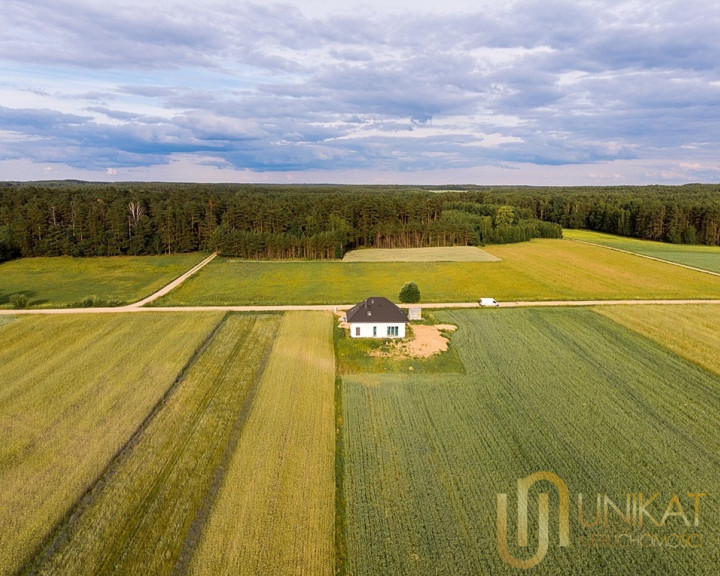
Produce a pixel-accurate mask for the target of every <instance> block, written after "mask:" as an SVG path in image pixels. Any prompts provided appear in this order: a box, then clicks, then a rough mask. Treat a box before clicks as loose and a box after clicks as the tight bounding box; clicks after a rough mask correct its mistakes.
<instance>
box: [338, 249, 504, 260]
mask: <svg viewBox="0 0 720 576" xmlns="http://www.w3.org/2000/svg"><path fill="white" fill-rule="evenodd" d="M498 260H499V258H497V257H496V256H493V255H492V254H490V253H488V252H486V251H485V250H480V248H475V247H474V246H446V247H435V248H367V249H365V250H353V251H351V252H348V253H347V254H345V256H344V257H343V262H497V261H498Z"/></svg>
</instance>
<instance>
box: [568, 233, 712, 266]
mask: <svg viewBox="0 0 720 576" xmlns="http://www.w3.org/2000/svg"><path fill="white" fill-rule="evenodd" d="M563 235H564V236H565V238H569V239H575V240H583V241H585V242H592V243H593V244H599V245H600V246H607V247H609V248H617V249H618V250H626V251H628V252H634V253H636V254H642V255H644V256H652V257H653V258H659V259H661V260H667V261H669V262H676V263H678V264H684V265H685V266H692V267H693V268H700V269H702V270H708V271H710V272H716V273H718V274H720V246H700V245H693V244H668V243H666V242H652V241H650V240H640V239H638V238H626V237H624V236H614V235H612V234H602V233H600V232H591V231H589V230H564V231H563Z"/></svg>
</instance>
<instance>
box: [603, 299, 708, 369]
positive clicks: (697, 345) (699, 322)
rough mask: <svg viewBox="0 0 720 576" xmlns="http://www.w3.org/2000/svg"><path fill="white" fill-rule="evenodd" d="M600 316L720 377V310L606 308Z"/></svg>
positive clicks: (705, 307) (698, 307)
mask: <svg viewBox="0 0 720 576" xmlns="http://www.w3.org/2000/svg"><path fill="white" fill-rule="evenodd" d="M597 312H598V313H599V314H602V315H603V316H607V317H608V318H610V319H611V320H614V321H615V322H617V323H618V324H622V325H623V326H625V327H627V328H629V329H631V330H634V331H636V332H639V333H640V334H643V335H644V336H647V337H648V338H650V339H651V340H655V341H656V342H658V343H659V344H661V345H663V346H665V347H666V348H669V349H670V350H672V351H673V352H675V353H676V354H679V355H680V356H682V357H683V358H685V359H687V360H689V361H690V362H693V363H695V364H697V365H699V366H702V367H703V368H705V369H706V370H709V371H710V372H714V373H715V374H718V375H720V328H719V327H720V306H714V305H709V304H708V305H704V304H692V305H680V306H662V305H657V306H655V305H648V306H637V307H636V306H605V307H598V308H597Z"/></svg>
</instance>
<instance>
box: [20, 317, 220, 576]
mask: <svg viewBox="0 0 720 576" xmlns="http://www.w3.org/2000/svg"><path fill="white" fill-rule="evenodd" d="M227 317H228V314H225V315H223V317H222V318H221V319H220V320H219V321H218V323H217V324H216V325H215V327H214V328H213V329H212V330H211V331H210V333H209V334H208V335H207V336H206V337H205V338H204V339H203V341H202V342H201V343H200V345H199V346H198V347H197V348H196V349H195V351H194V352H193V353H192V354H191V355H190V357H189V358H188V360H187V362H186V363H185V365H184V366H183V367H182V368H181V370H180V372H178V374H177V376H176V377H175V379H174V380H173V382H172V383H171V384H170V386H168V388H167V390H165V392H164V393H163V395H162V396H161V397H160V399H159V400H158V401H157V402H156V403H155V404H154V405H153V407H152V408H151V409H150V411H149V412H148V414H147V415H146V416H145V418H144V419H143V420H142V422H140V424H139V425H138V427H137V428H136V429H135V431H134V432H133V433H132V434H131V435H130V437H129V438H128V439H127V441H126V442H125V443H124V444H123V445H122V446H120V448H119V449H118V450H117V452H115V454H113V456H112V457H111V458H110V459H109V460H108V462H107V464H106V465H105V467H104V468H103V469H102V470H101V472H100V473H99V474H98V476H97V477H96V478H95V480H93V481H92V482H91V483H90V484H89V485H88V487H87V488H86V489H85V491H84V492H83V493H82V494H81V495H80V496H79V497H78V498H77V500H75V502H73V503H72V504H71V505H70V506H69V507H68V509H67V512H66V513H65V515H64V516H63V517H62V518H61V519H60V520H59V521H58V522H57V523H56V524H55V526H54V527H53V528H52V530H51V531H50V532H49V534H48V535H47V537H46V538H45V539H44V540H43V541H42V542H40V544H38V546H37V547H36V548H35V550H34V551H33V552H32V553H31V554H29V555H28V560H27V561H26V562H25V563H24V564H23V565H22V566H21V567H20V569H19V570H18V571H17V572H16V573H15V574H16V576H21V575H22V576H25V575H30V574H32V575H35V574H38V573H39V571H40V569H41V567H42V565H43V564H44V563H45V562H46V561H47V560H48V559H49V558H51V557H52V556H53V555H54V554H55V553H56V552H57V551H58V550H59V549H60V548H62V546H63V545H64V544H65V543H66V542H67V541H68V540H69V539H70V538H71V536H72V531H73V526H74V525H75V524H76V523H77V522H78V520H79V519H80V517H81V516H82V514H83V512H84V511H85V510H86V509H87V508H89V507H90V506H92V504H93V502H94V501H95V499H96V498H97V497H98V495H99V494H100V493H101V492H102V491H103V489H104V487H105V485H106V484H107V483H108V481H109V480H110V479H111V478H112V477H113V476H114V475H115V473H116V471H117V469H118V467H119V464H120V463H121V461H122V460H123V459H124V458H126V457H127V456H128V455H129V454H130V453H131V452H132V450H133V449H134V448H135V446H136V445H137V444H138V443H139V442H140V440H141V437H142V435H143V433H144V432H145V430H146V429H147V427H148V426H149V425H150V423H151V422H152V421H153V420H154V419H155V417H156V416H157V415H158V414H159V413H160V411H161V410H162V409H163V408H164V406H165V405H166V404H167V402H168V400H169V399H170V398H171V397H172V396H173V394H175V392H176V391H177V389H178V387H179V386H180V384H181V383H182V382H183V381H184V379H185V375H186V374H187V373H188V371H189V370H190V368H192V366H193V364H195V362H196V361H197V359H198V358H200V356H201V355H202V354H203V352H204V351H205V350H207V349H208V347H209V346H210V344H212V342H213V340H215V337H216V336H217V334H218V332H219V331H220V330H221V329H222V327H223V326H224V325H225V322H226V320H227Z"/></svg>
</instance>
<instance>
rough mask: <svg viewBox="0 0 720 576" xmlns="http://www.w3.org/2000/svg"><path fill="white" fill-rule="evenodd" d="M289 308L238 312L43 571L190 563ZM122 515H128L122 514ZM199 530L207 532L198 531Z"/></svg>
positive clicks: (66, 529) (44, 560)
mask: <svg viewBox="0 0 720 576" xmlns="http://www.w3.org/2000/svg"><path fill="white" fill-rule="evenodd" d="M280 320H281V317H280V316H277V315H272V316H270V315H265V316H250V315H242V316H237V315H231V316H229V317H228V318H227V319H226V320H225V321H224V322H223V323H222V325H221V326H220V327H219V329H218V330H217V333H216V334H215V335H214V337H213V338H212V340H211V341H210V342H209V343H208V346H207V348H206V349H204V350H203V351H202V354H201V355H200V356H199V357H198V358H197V361H196V362H194V363H193V364H192V366H191V367H190V368H189V370H188V371H187V372H186V373H185V374H184V376H183V378H182V381H181V382H180V383H179V384H178V386H177V388H176V390H174V393H173V394H172V395H171V396H170V397H169V398H168V399H167V401H166V402H165V404H164V405H163V407H162V409H161V410H160V411H159V412H158V413H157V415H156V417H155V418H154V419H153V420H152V421H151V422H150V423H149V425H148V426H147V427H145V428H144V429H143V430H142V431H141V433H140V434H139V435H138V437H137V439H136V441H135V443H134V444H133V446H132V447H131V448H129V449H128V450H126V451H125V452H124V453H123V454H122V455H121V456H120V457H119V458H116V460H115V461H114V463H113V467H112V470H111V471H109V472H107V473H106V474H104V475H103V477H102V478H101V480H100V482H99V483H98V485H97V487H96V488H95V490H93V491H92V492H91V493H90V494H89V495H87V496H86V497H85V498H84V499H83V500H82V502H81V504H80V506H79V508H80V510H81V512H80V513H79V514H78V516H77V517H76V518H73V519H72V520H71V521H68V522H67V523H66V525H64V526H62V528H61V529H60V530H57V531H56V532H57V536H56V538H55V539H54V541H53V542H51V543H50V544H49V545H48V546H46V550H47V552H46V553H45V554H44V555H43V556H44V557H40V558H38V559H36V563H37V564H38V565H39V568H38V569H39V571H40V572H41V573H43V574H57V575H58V576H59V575H62V574H81V573H85V574H109V573H112V574H125V575H127V576H132V575H135V574H172V573H173V571H174V570H175V571H177V570H180V571H182V569H183V568H186V567H185V564H186V563H187V561H188V560H185V559H184V558H183V557H182V556H183V553H184V554H185V555H186V556H188V557H189V556H191V555H192V552H193V548H194V541H195V538H196V537H197V536H199V533H200V532H201V531H202V528H203V524H204V522H203V508H204V507H205V508H208V509H209V507H210V506H211V505H212V499H213V496H214V494H213V486H212V485H213V482H217V481H219V479H220V478H221V473H220V472H219V471H220V470H221V469H222V466H224V465H225V461H224V460H225V459H227V458H229V456H230V454H231V453H232V449H233V448H234V442H232V437H233V434H234V433H235V434H238V435H239V434H240V432H241V425H242V421H240V422H238V414H241V413H242V412H243V408H244V406H246V405H247V408H246V409H249V406H250V404H251V403H252V393H251V392H252V390H253V386H254V384H255V383H256V381H257V380H258V379H259V375H260V374H261V373H262V368H263V358H264V357H265V356H266V355H267V354H268V353H269V350H270V347H271V346H272V344H273V341H274V339H275V334H276V332H277V327H278V325H279V323H280ZM120 519H122V520H121V521H120ZM195 533H197V535H196V534H195Z"/></svg>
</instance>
